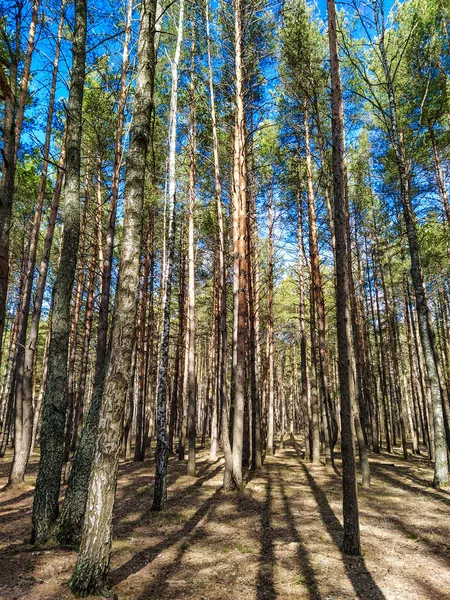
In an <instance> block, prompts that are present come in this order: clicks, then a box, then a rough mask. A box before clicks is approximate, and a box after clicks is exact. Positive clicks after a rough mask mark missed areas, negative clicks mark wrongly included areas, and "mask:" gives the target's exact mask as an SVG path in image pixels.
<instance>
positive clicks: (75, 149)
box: [31, 0, 87, 543]
mask: <svg viewBox="0 0 450 600" xmlns="http://www.w3.org/2000/svg"><path fill="white" fill-rule="evenodd" d="M86 22H87V2H86V0H77V2H76V7H75V31H74V37H73V46H72V56H73V62H72V73H71V85H70V92H69V101H68V107H67V158H66V174H65V186H64V212H63V222H64V233H63V239H62V250H61V260H60V264H59V267H58V272H57V275H56V281H55V285H54V289H53V297H52V325H51V327H52V329H51V335H50V344H49V352H48V375H47V385H46V390H45V396H44V404H43V420H42V431H41V459H40V464H39V472H38V477H37V481H36V491H35V494H34V503H33V517H32V525H33V527H32V535H31V538H32V542H33V543H42V542H45V541H46V540H47V539H48V537H49V535H50V534H51V528H52V526H53V524H54V523H55V521H56V518H57V516H58V497H59V488H60V480H61V469H62V466H63V460H64V427H65V420H66V419H65V417H66V407H67V399H66V393H65V392H66V389H65V388H66V376H67V353H68V346H69V322H70V299H71V296H72V287H73V282H74V277H75V270H76V261H77V253H78V244H79V237H80V164H81V157H80V149H81V129H82V104H83V93H84V77H85V63H86Z"/></svg>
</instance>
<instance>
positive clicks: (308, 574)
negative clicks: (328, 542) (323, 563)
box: [278, 476, 321, 600]
mask: <svg viewBox="0 0 450 600" xmlns="http://www.w3.org/2000/svg"><path fill="white" fill-rule="evenodd" d="M278 485H279V487H280V492H281V496H282V499H283V507H284V514H285V517H286V522H287V524H288V527H289V530H290V534H291V537H292V539H293V540H294V542H296V544H297V558H298V562H299V565H300V569H301V570H302V573H303V577H304V580H305V585H306V587H307V589H308V596H309V598H310V600H321V595H320V593H319V589H318V587H317V581H316V576H315V574H314V569H313V566H312V564H311V561H310V559H309V553H308V549H307V547H306V545H305V543H304V541H303V539H302V537H301V535H300V533H299V531H298V529H297V527H296V524H295V518H294V514H293V512H292V507H291V505H290V503H289V498H288V497H287V494H286V489H285V487H284V483H283V481H282V479H281V477H280V476H278Z"/></svg>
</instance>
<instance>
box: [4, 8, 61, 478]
mask: <svg viewBox="0 0 450 600" xmlns="http://www.w3.org/2000/svg"><path fill="white" fill-rule="evenodd" d="M38 7H39V2H38V0H35V1H34V3H33V11H32V20H31V24H30V33H29V37H28V50H27V58H26V61H25V67H24V73H23V76H22V81H21V85H20V93H19V108H20V109H21V110H20V112H18V115H17V119H16V133H15V136H16V142H15V144H16V149H15V151H16V158H15V160H16V161H17V153H18V149H19V143H20V133H21V130H22V122H23V114H24V109H25V101H26V94H27V89H28V79H29V72H30V63H31V56H32V52H33V48H34V36H35V30H36V22H37V16H38ZM63 18H64V3H63V5H62V9H61V17H60V20H59V26H58V34H57V41H56V49H55V58H54V61H53V75H52V83H51V89H50V98H49V109H48V115H47V124H46V130H45V142H44V154H43V165H42V172H41V177H40V181H39V191H38V198H37V203H36V210H35V218H34V222H33V227H32V230H31V236H30V240H29V246H28V261H27V266H26V276H25V289H24V292H23V297H22V304H21V307H20V324H19V333H18V346H17V358H16V361H17V365H16V369H17V386H16V403H15V413H16V416H15V436H14V458H13V462H12V466H11V472H10V475H9V483H11V484H18V483H22V482H23V480H24V476H25V469H26V467H27V464H28V459H29V456H30V449H31V440H32V437H33V402H32V395H31V389H30V381H31V380H32V370H33V363H34V356H33V361H32V362H31V365H30V362H29V360H28V361H26V360H25V356H26V335H27V327H28V316H29V310H30V301H31V293H32V289H33V280H34V267H35V263H36V253H37V247H38V241H39V232H40V225H41V218H42V208H43V205H44V198H45V189H46V185H47V171H48V159H49V152H50V139H51V131H52V121H53V110H54V104H55V94H56V79H57V74H58V64H59V53H60V46H61V35H62V24H63ZM28 359H29V357H28ZM28 369H30V371H31V372H28V373H27V374H26V371H27V370H28Z"/></svg>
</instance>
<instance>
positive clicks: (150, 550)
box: [109, 466, 221, 586]
mask: <svg viewBox="0 0 450 600" xmlns="http://www.w3.org/2000/svg"><path fill="white" fill-rule="evenodd" d="M220 468H221V467H220V466H218V467H217V468H216V469H214V470H213V471H211V472H208V473H205V475H203V476H202V477H199V478H198V479H197V481H196V482H195V483H194V484H193V485H191V486H189V490H188V491H187V490H181V491H180V492H179V494H177V495H176V496H174V497H172V499H171V505H172V504H175V503H176V500H177V499H178V498H179V499H180V500H181V499H185V498H186V494H187V493H188V494H189V495H191V496H193V495H194V492H195V491H199V490H200V488H201V487H202V485H203V484H204V483H205V482H206V481H208V480H209V479H212V478H214V477H215V476H216V475H217V473H218V471H219V470H220ZM219 492H220V490H217V491H216V493H215V494H214V495H213V496H212V497H210V498H208V499H207V500H206V501H205V502H204V503H203V504H201V506H200V507H199V508H198V509H197V510H196V512H195V513H194V515H193V516H192V517H191V518H190V519H189V520H188V521H187V522H186V523H185V524H184V526H183V527H182V528H181V529H180V530H178V531H175V532H174V533H172V534H170V535H169V536H168V537H166V539H164V540H163V541H161V542H160V543H158V544H152V545H151V546H148V547H147V548H145V550H142V551H141V552H138V553H136V554H135V555H134V556H132V558H130V560H128V561H127V562H125V563H124V564H123V565H121V566H120V567H117V568H116V569H114V570H113V571H111V573H110V575H109V582H110V584H111V585H113V586H114V585H117V584H118V583H120V582H121V581H124V580H125V579H127V578H128V577H130V575H133V574H134V573H137V572H138V571H140V570H141V569H143V568H144V567H145V566H146V565H147V564H149V563H151V562H152V561H153V560H154V559H155V558H156V557H157V556H158V554H160V553H161V552H162V551H163V550H165V549H167V548H169V547H170V546H173V545H174V544H176V543H177V542H179V541H181V540H182V539H183V538H184V537H186V536H188V535H189V534H190V533H191V532H192V531H193V530H194V528H195V527H196V526H197V525H198V523H199V522H200V521H201V520H202V519H203V517H204V516H205V515H206V514H207V512H208V511H209V509H210V508H211V506H212V505H213V504H214V502H215V501H216V498H217V497H218V494H219ZM149 512H150V511H146V513H147V515H148V518H150V515H149V514H148V513H149ZM150 514H153V515H155V514H157V513H150ZM143 518H145V517H144V515H143Z"/></svg>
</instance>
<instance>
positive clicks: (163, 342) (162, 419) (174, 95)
mask: <svg viewBox="0 0 450 600" xmlns="http://www.w3.org/2000/svg"><path fill="white" fill-rule="evenodd" d="M183 22H184V0H180V8H179V16H178V31H177V42H176V47H175V54H174V57H173V59H172V62H171V70H172V91H171V98H170V113H169V174H168V226H167V229H168V238H167V247H166V253H165V254H166V257H165V260H164V273H163V283H162V286H163V293H162V302H161V330H160V336H161V337H160V343H159V370H158V379H157V393H156V470H155V495H154V497H153V504H152V509H153V510H161V509H162V508H164V507H165V505H166V501H167V459H168V456H169V446H168V443H167V430H166V420H167V418H166V392H167V368H168V363H169V333H170V297H171V290H172V271H173V255H174V249H175V195H176V165H175V159H176V141H177V112H178V108H177V103H178V77H179V74H178V65H179V61H180V53H181V43H182V41H183Z"/></svg>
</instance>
